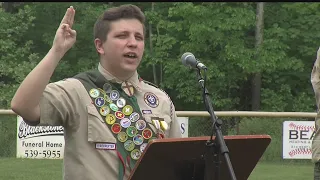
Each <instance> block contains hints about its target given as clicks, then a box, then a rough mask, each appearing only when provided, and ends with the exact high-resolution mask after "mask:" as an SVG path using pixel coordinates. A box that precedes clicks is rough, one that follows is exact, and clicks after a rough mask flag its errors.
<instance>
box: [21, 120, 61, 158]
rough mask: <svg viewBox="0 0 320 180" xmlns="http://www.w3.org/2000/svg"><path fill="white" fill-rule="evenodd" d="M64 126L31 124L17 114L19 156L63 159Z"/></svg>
mask: <svg viewBox="0 0 320 180" xmlns="http://www.w3.org/2000/svg"><path fill="white" fill-rule="evenodd" d="M63 153H64V137H63V127H62V126H29V125H28V124H26V123H25V122H24V121H23V120H22V118H21V117H20V116H17V158H36V159H63Z"/></svg>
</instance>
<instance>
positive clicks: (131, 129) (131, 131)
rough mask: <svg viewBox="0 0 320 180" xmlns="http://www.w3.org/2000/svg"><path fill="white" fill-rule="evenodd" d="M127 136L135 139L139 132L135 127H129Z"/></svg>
mask: <svg viewBox="0 0 320 180" xmlns="http://www.w3.org/2000/svg"><path fill="white" fill-rule="evenodd" d="M126 132H127V134H128V136H129V137H133V136H135V135H136V134H137V133H138V130H137V128H135V127H134V126H129V127H128V128H127V131H126Z"/></svg>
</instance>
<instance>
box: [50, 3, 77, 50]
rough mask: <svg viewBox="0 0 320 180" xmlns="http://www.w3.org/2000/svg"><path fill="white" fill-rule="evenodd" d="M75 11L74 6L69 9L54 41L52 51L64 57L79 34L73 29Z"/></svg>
mask: <svg viewBox="0 0 320 180" xmlns="http://www.w3.org/2000/svg"><path fill="white" fill-rule="evenodd" d="M74 15H75V10H74V9H73V7H72V6H70V8H68V9H67V11H66V14H65V15H64V17H63V19H62V21H61V23H60V25H59V28H58V30H57V32H56V35H55V37H54V40H53V44H52V49H53V50H54V51H55V52H58V53H61V54H62V55H64V54H65V53H66V52H67V51H68V50H69V49H70V48H71V47H72V46H73V44H74V43H75V42H76V36H77V32H76V31H75V30H73V29H72V25H73V22H74Z"/></svg>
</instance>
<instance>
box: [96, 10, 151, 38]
mask: <svg viewBox="0 0 320 180" xmlns="http://www.w3.org/2000/svg"><path fill="white" fill-rule="evenodd" d="M119 19H137V20H138V21H140V22H141V24H142V25H143V31H144V32H143V33H144V34H145V25H144V23H145V16H144V14H143V12H142V11H141V9H140V8H139V7H137V6H135V5H131V4H128V5H121V6H119V7H113V8H110V9H108V10H106V11H105V12H104V13H102V14H101V16H100V17H99V18H98V20H97V21H96V23H95V24H94V39H96V38H99V39H100V40H101V41H102V42H105V41H106V40H107V34H108V33H109V31H110V23H111V22H113V21H117V20H119Z"/></svg>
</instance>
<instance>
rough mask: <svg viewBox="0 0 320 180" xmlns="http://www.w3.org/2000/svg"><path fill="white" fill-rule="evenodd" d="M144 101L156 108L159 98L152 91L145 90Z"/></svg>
mask: <svg viewBox="0 0 320 180" xmlns="http://www.w3.org/2000/svg"><path fill="white" fill-rule="evenodd" d="M144 102H145V103H146V104H147V105H148V106H150V107H152V108H156V107H158V105H159V98H158V97H157V96H156V95H155V94H154V93H152V92H147V93H145V94H144Z"/></svg>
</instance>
